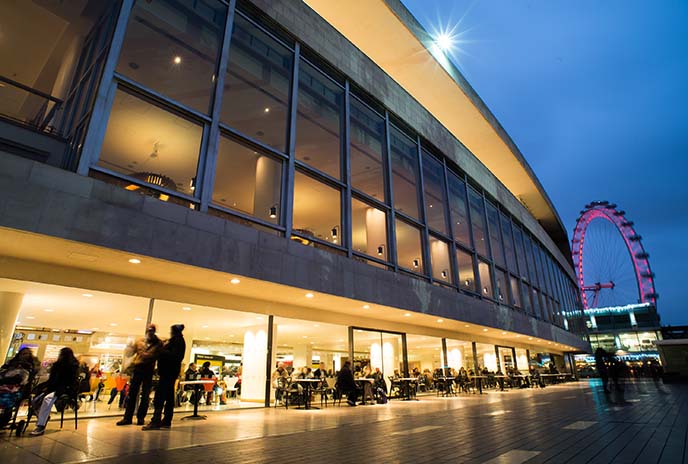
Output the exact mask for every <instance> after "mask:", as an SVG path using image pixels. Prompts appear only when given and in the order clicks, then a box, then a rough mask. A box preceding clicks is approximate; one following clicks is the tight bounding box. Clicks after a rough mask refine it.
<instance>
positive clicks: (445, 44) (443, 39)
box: [435, 32, 454, 52]
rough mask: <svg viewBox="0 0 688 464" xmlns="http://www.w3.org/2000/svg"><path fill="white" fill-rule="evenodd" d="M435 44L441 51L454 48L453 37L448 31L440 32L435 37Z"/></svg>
mask: <svg viewBox="0 0 688 464" xmlns="http://www.w3.org/2000/svg"><path fill="white" fill-rule="evenodd" d="M435 44H436V45H437V46H438V47H439V49H440V50H442V51H443V52H449V51H451V49H452V48H454V37H453V36H452V35H451V34H449V33H448V32H442V33H440V34H438V35H437V37H435Z"/></svg>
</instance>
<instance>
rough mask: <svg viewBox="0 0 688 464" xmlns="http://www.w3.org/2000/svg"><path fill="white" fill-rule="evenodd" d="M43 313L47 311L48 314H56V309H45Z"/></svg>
mask: <svg viewBox="0 0 688 464" xmlns="http://www.w3.org/2000/svg"><path fill="white" fill-rule="evenodd" d="M43 311H45V312H46V313H54V312H55V310H54V309H50V308H47V309H44V310H43Z"/></svg>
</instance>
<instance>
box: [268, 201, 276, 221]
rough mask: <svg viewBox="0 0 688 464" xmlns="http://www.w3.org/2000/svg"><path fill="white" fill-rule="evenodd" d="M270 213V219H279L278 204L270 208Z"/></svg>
mask: <svg viewBox="0 0 688 464" xmlns="http://www.w3.org/2000/svg"><path fill="white" fill-rule="evenodd" d="M269 213H270V219H275V218H276V217H277V204H276V203H275V204H274V205H272V206H271V207H270V210H269Z"/></svg>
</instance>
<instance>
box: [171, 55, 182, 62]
mask: <svg viewBox="0 0 688 464" xmlns="http://www.w3.org/2000/svg"><path fill="white" fill-rule="evenodd" d="M172 62H173V63H174V64H180V63H181V62H182V57H181V56H175V57H174V59H173V60H172Z"/></svg>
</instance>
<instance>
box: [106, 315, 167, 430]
mask: <svg viewBox="0 0 688 464" xmlns="http://www.w3.org/2000/svg"><path fill="white" fill-rule="evenodd" d="M156 331H157V328H156V327H155V324H149V325H148V326H147V327H146V337H145V338H144V339H143V340H138V341H137V342H136V344H135V345H134V351H135V357H134V360H133V362H132V365H133V373H132V376H131V380H130V381H129V400H128V402H127V406H126V409H125V410H124V417H123V418H122V420H120V421H119V422H117V425H131V424H132V423H133V418H134V411H135V409H136V400H137V399H138V397H139V393H140V394H141V401H140V402H139V407H138V410H136V425H143V424H144V421H145V419H146V414H147V413H148V404H149V403H150V394H151V388H152V386H153V374H154V373H155V362H156V361H157V359H158V355H159V354H160V349H161V348H162V342H161V341H160V339H159V338H158V336H157V335H156V334H155V332H156Z"/></svg>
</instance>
